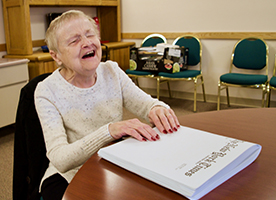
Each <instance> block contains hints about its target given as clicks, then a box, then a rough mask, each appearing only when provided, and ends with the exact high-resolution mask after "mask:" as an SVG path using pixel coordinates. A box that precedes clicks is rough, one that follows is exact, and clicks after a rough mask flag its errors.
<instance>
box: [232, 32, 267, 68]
mask: <svg viewBox="0 0 276 200" xmlns="http://www.w3.org/2000/svg"><path fill="white" fill-rule="evenodd" d="M231 60H232V64H231V68H230V72H231V70H232V66H235V67H236V68H239V69H248V70H261V69H263V68H265V67H266V68H267V63H268V46H267V44H266V43H265V41H264V40H262V39H259V38H254V37H249V38H244V39H241V40H239V41H238V42H237V43H236V45H235V46H234V49H233V53H232V59H231Z"/></svg>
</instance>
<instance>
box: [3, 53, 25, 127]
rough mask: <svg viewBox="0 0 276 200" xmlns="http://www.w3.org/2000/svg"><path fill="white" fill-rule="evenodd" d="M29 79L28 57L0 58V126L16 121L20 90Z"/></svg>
mask: <svg viewBox="0 0 276 200" xmlns="http://www.w3.org/2000/svg"><path fill="white" fill-rule="evenodd" d="M28 80H29V76H28V60H27V59H5V58H4V59H0V113H1V115H0V127H3V126H7V125H9V124H13V123H15V118H16V110H17V105H18V99H19V96H20V90H21V88H22V87H23V86H24V85H25V84H26V83H27V82H28Z"/></svg>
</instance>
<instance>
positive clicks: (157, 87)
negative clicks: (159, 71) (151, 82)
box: [156, 77, 160, 100]
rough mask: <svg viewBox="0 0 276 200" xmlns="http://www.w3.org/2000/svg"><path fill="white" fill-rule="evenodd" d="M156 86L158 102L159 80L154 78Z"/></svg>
mask: <svg viewBox="0 0 276 200" xmlns="http://www.w3.org/2000/svg"><path fill="white" fill-rule="evenodd" d="M156 84H157V86H156V90H157V91H156V92H157V99H158V100H159V90H160V78H159V77H157V78H156Z"/></svg>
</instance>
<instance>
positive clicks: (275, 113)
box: [64, 108, 276, 200]
mask: <svg viewBox="0 0 276 200" xmlns="http://www.w3.org/2000/svg"><path fill="white" fill-rule="evenodd" d="M275 119H276V108H250V109H235V110H223V111H212V112H205V113H196V114H190V115H185V116H183V117H180V118H179V120H180V122H181V124H182V125H183V126H188V127H192V128H197V129H201V130H204V131H209V132H212V133H216V134H220V135H225V136H230V137H234V138H237V139H241V140H246V141H250V142H254V143H258V144H260V145H262V147H263V149H262V152H261V154H260V155H259V157H258V158H257V160H256V161H255V162H253V163H252V164H251V165H249V166H248V167H247V168H245V169H244V170H242V171H241V172H239V173H238V174H236V175H235V176H233V177H232V178H231V179H229V180H228V181H226V182H224V183H223V184H222V185H220V186H219V187H217V188H216V189H214V190H213V191H211V192H210V193H208V194H207V195H206V196H204V197H203V198H202V199H203V200H214V199H223V200H227V199H231V200H232V199H235V200H238V199H242V200H244V199H248V200H249V199H250V200H252V199H258V200H259V199H265V200H269V199H273V200H274V199H275V198H276V120H275ZM156 153H158V152H156ZM64 199H66V200H72V199H74V200H75V199H99V200H105V199H106V200H113V199H116V200H117V199H118V200H124V199H127V200H136V199H139V200H140V199H142V200H145V199H150V200H152V199H156V200H169V199H172V200H177V199H185V197H183V196H181V195H179V194H177V193H175V192H172V191H170V190H168V189H166V188H164V187H162V186H159V185H157V184H155V183H153V182H150V181H148V180H146V179H143V178H141V177H139V176H137V175H135V174H133V173H131V172H128V171H126V170H124V169H122V168H120V167H117V166H116V165H113V164H111V163H109V162H107V161H105V160H103V159H100V158H99V157H98V156H97V154H94V155H93V156H92V157H91V158H90V159H89V160H88V161H87V162H86V163H85V164H84V165H83V167H82V168H81V169H80V170H79V172H78V173H77V174H76V176H75V177H74V179H73V180H72V182H71V183H70V184H69V186H68V188H67V190H66V192H65V195H64Z"/></svg>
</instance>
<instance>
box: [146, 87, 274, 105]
mask: <svg viewBox="0 0 276 200" xmlns="http://www.w3.org/2000/svg"><path fill="white" fill-rule="evenodd" d="M142 89H143V90H144V91H145V92H146V93H148V94H150V95H152V96H156V89H153V88H142ZM171 92H172V97H173V98H177V99H186V100H193V99H194V94H193V93H191V92H180V91H171ZM159 94H160V96H161V97H162V96H164V97H169V92H168V90H160V92H159ZM217 98H218V97H217V95H210V94H206V101H207V102H210V103H217ZM197 100H198V101H203V95H202V94H197ZM220 101H221V104H227V100H226V97H225V96H221V100H220ZM230 104H231V105H239V106H248V107H261V106H262V100H261V99H260V100H257V99H246V98H238V97H230ZM270 106H271V107H276V101H271V102H270Z"/></svg>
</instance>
